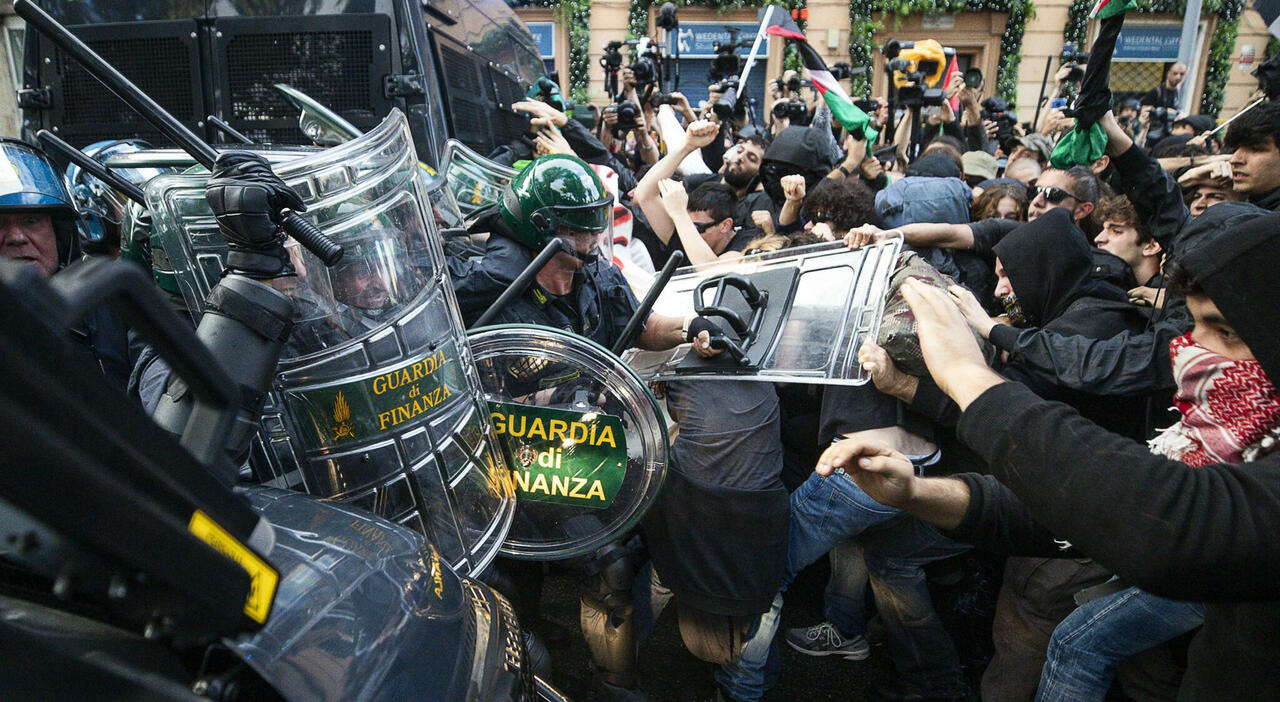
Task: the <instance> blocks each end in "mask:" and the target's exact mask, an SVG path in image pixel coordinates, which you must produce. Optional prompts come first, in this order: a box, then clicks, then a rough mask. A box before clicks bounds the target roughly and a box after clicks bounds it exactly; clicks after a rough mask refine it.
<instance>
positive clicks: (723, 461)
mask: <svg viewBox="0 0 1280 702" xmlns="http://www.w3.org/2000/svg"><path fill="white" fill-rule="evenodd" d="M667 409H668V410H669V411H670V412H671V416H672V417H673V418H674V419H675V420H676V421H677V422H679V424H680V432H679V434H677V436H676V438H675V440H674V441H672V442H671V450H672V453H673V454H674V455H675V459H676V463H677V465H678V466H679V467H680V471H681V472H682V473H684V474H685V475H687V476H689V477H691V478H694V479H696V480H701V481H703V482H708V483H714V484H717V485H722V486H725V487H732V488H738V489H743V490H767V489H773V488H777V487H781V486H782V437H781V429H780V425H779V413H778V393H777V391H775V390H774V389H773V384H772V383H762V382H755V381H746V380H681V381H672V382H670V383H668V384H667Z"/></svg>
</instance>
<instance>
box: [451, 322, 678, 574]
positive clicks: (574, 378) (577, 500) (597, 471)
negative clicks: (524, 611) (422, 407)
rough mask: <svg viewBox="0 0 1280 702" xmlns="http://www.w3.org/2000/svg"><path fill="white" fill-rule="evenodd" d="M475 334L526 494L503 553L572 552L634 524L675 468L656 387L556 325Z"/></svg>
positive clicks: (550, 556)
mask: <svg viewBox="0 0 1280 702" xmlns="http://www.w3.org/2000/svg"><path fill="white" fill-rule="evenodd" d="M469 340H470V342H471V353H472V355H473V356H474V357H475V361H476V368H477V370H478V371H479V374H480V382H481V384H482V385H483V386H484V389H485V397H486V399H487V400H488V403H489V412H490V416H491V421H492V423H493V427H494V432H495V433H496V434H497V438H498V443H499V445H500V446H501V447H502V450H503V453H504V454H505V456H506V458H507V461H508V465H510V466H511V467H512V471H513V475H514V476H515V489H516V494H517V495H518V496H519V503H518V506H517V508H516V518H515V522H514V523H513V524H512V526H511V533H510V534H509V535H508V536H507V541H506V543H504V544H503V547H502V552H503V554H505V555H509V556H512V557H514V558H524V559H530V560H559V559H562V558H569V557H572V556H577V555H581V554H585V553H590V552H591V551H593V550H594V549H596V548H598V547H600V546H602V545H605V544H607V543H609V542H610V541H613V540H614V539H617V538H619V537H621V536H623V535H624V534H626V533H627V532H628V531H630V530H631V529H632V528H633V527H635V526H636V525H637V524H638V523H639V522H640V519H641V518H642V517H643V516H644V515H645V512H647V511H648V509H649V506H650V505H651V504H653V501H654V500H655V499H656V498H657V496H658V492H659V491H660V490H661V489H662V483H663V479H664V478H665V477H666V471H667V430H666V425H665V424H664V423H663V421H662V415H661V413H660V412H659V411H658V406H657V403H656V402H655V401H654V399H653V395H652V394H650V393H649V388H648V386H646V385H645V384H644V383H643V382H642V381H641V380H640V379H639V378H638V377H636V375H635V373H633V372H632V371H631V369H630V368H628V367H627V366H626V365H624V364H623V363H622V361H621V360H620V359H619V358H618V357H617V356H614V355H613V354H612V353H610V352H609V351H608V350H606V349H604V348H603V347H601V346H598V345H596V344H594V343H592V342H590V341H587V340H586V339H583V338H582V337H580V336H577V335H575V334H569V333H567V332H563V331H560V330H557V329H550V328H547V327H538V326H527V325H503V326H495V327H484V328H482V329H478V330H474V331H472V332H471V334H470V335H469Z"/></svg>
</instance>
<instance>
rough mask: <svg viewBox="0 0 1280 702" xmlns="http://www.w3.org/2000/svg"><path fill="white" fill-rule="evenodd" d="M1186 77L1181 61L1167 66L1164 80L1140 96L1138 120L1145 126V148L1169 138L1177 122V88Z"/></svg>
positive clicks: (1178, 106) (1184, 65) (1184, 66)
mask: <svg viewBox="0 0 1280 702" xmlns="http://www.w3.org/2000/svg"><path fill="white" fill-rule="evenodd" d="M1186 77H1187V64H1185V63H1182V62H1181V61H1179V62H1177V63H1174V64H1173V65H1171V66H1169V69H1168V70H1167V71H1165V74H1164V80H1163V81H1161V83H1160V85H1157V86H1156V87H1154V88H1152V89H1151V90H1150V91H1149V92H1147V94H1146V95H1143V96H1142V99H1141V100H1140V102H1141V103H1142V112H1141V114H1140V115H1139V117H1138V120H1139V121H1141V122H1143V123H1144V124H1146V125H1147V139H1146V142H1145V144H1146V146H1147V148H1151V147H1153V146H1155V145H1156V142H1158V141H1160V140H1161V139H1163V138H1165V137H1167V136H1169V134H1170V133H1171V132H1172V131H1173V123H1174V122H1176V121H1177V120H1178V117H1179V110H1180V108H1181V105H1179V99H1178V87H1179V86H1180V85H1182V79H1183V78H1186Z"/></svg>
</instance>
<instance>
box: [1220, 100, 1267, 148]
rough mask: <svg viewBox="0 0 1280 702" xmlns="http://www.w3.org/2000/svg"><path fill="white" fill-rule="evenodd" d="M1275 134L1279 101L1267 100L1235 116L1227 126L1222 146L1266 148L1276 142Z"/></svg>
mask: <svg viewBox="0 0 1280 702" xmlns="http://www.w3.org/2000/svg"><path fill="white" fill-rule="evenodd" d="M1276 134H1280V102H1267V103H1264V104H1262V105H1258V106H1257V107H1255V108H1253V109H1252V110H1249V111H1248V112H1245V113H1243V114H1241V115H1240V116H1239V117H1237V118H1236V121H1234V122H1232V123H1231V126H1229V127H1227V136H1226V137H1225V138H1223V140H1222V147H1223V148H1224V149H1227V150H1230V151H1234V150H1236V149H1238V148H1240V147H1242V146H1248V147H1253V148H1266V147H1268V146H1274V145H1276V144H1277V142H1276V136H1275V135H1276Z"/></svg>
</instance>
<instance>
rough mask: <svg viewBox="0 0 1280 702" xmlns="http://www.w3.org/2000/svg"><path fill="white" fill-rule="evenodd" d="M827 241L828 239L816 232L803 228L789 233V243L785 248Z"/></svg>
mask: <svg viewBox="0 0 1280 702" xmlns="http://www.w3.org/2000/svg"><path fill="white" fill-rule="evenodd" d="M825 243H827V240H826V239H823V238H822V237H820V236H818V235H817V234H814V233H813V232H812V231H805V230H803V229H801V230H800V231H798V232H792V233H790V234H788V235H787V245H786V247H784V248H790V247H792V246H809V245H810V244H825Z"/></svg>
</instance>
